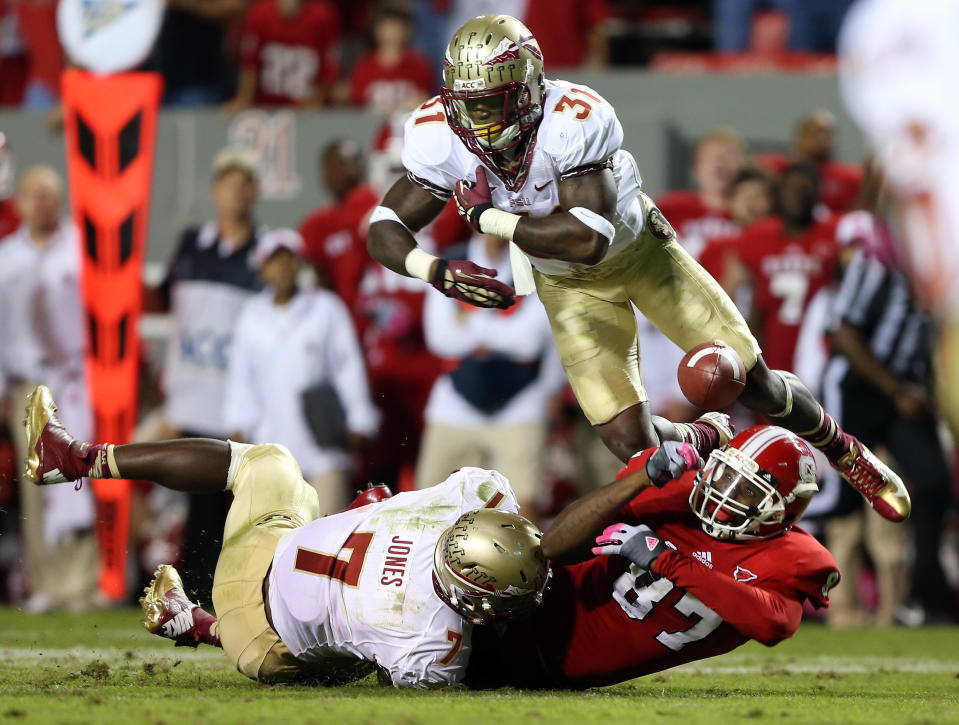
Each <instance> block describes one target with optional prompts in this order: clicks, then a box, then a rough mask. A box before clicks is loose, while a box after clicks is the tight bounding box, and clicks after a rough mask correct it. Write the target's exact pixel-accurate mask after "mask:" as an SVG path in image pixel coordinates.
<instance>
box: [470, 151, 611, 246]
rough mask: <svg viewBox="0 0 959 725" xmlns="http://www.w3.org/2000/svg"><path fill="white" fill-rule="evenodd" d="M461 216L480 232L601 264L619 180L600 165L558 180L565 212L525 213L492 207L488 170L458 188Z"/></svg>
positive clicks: (519, 244)
mask: <svg viewBox="0 0 959 725" xmlns="http://www.w3.org/2000/svg"><path fill="white" fill-rule="evenodd" d="M453 193H454V196H455V197H456V204H457V207H458V208H459V212H460V215H461V216H462V217H463V218H464V219H465V220H466V221H467V222H468V223H469V224H470V225H471V226H472V227H473V228H474V229H476V230H477V231H479V232H481V233H483V234H495V235H496V236H499V237H503V238H504V239H509V240H511V241H513V242H515V243H516V244H517V245H518V246H519V247H520V248H521V249H523V250H524V251H527V252H530V253H531V254H536V255H539V256H541V257H549V258H551V259H560V260H563V261H565V262H574V263H577V264H596V263H597V262H599V261H600V260H601V259H602V258H603V255H604V254H606V249H607V248H608V247H609V244H610V242H611V241H612V239H613V235H614V234H615V227H614V226H613V223H612V219H613V218H614V217H615V215H616V182H615V181H614V179H613V172H612V171H610V170H609V169H608V168H600V169H596V170H594V171H589V172H587V173H583V174H580V175H576V176H571V177H569V178H567V179H564V180H563V181H561V182H559V201H560V211H559V212H557V213H554V214H550V215H548V216H544V217H536V218H534V217H521V216H519V215H518V214H512V213H510V212H506V211H501V210H500V209H496V208H494V207H493V204H492V201H491V193H490V189H489V183H488V181H487V177H486V171H485V170H484V169H483V168H482V167H479V168H477V170H476V178H475V180H473V179H469V180H466V181H460V182H459V183H458V184H457V185H456V189H455V190H454V192H453Z"/></svg>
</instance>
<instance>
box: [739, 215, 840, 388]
mask: <svg viewBox="0 0 959 725" xmlns="http://www.w3.org/2000/svg"><path fill="white" fill-rule="evenodd" d="M737 247H738V251H737V254H738V256H739V258H740V259H741V260H742V262H743V264H745V265H746V267H747V268H748V269H749V271H750V272H751V273H752V275H753V280H754V292H753V305H754V306H755V307H756V308H757V309H758V311H759V313H760V316H761V323H760V324H761V329H759V330H757V331H756V332H757V333H758V335H759V336H760V337H761V339H760V343H761V344H762V348H763V357H764V359H765V360H766V364H767V365H769V367H771V368H773V369H779V370H791V369H792V367H793V360H794V359H795V352H796V340H797V338H798V336H799V326H800V324H801V323H802V318H803V314H804V313H805V311H806V306H807V305H808V304H809V301H810V300H811V299H812V297H813V295H815V294H816V292H818V291H819V290H820V288H822V287H823V286H824V285H826V284H828V283H829V282H830V280H831V279H832V277H833V274H834V267H835V263H836V252H837V244H836V224H835V221H833V220H830V221H826V222H816V223H814V224H813V225H812V226H811V227H810V228H809V229H807V230H806V231H805V232H803V233H802V234H800V235H798V236H795V237H790V236H787V235H786V232H785V229H784V225H783V222H782V220H780V219H775V218H769V219H764V220H761V221H759V222H757V223H755V224H753V225H752V226H750V227H749V228H748V229H747V230H746V231H745V232H743V234H742V236H741V237H740V239H739V241H738V243H737Z"/></svg>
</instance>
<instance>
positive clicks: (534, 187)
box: [403, 81, 645, 275]
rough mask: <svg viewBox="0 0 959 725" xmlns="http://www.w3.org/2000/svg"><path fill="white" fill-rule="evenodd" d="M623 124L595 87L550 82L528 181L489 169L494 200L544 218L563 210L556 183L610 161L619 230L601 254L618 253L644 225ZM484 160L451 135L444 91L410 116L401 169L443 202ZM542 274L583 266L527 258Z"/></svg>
mask: <svg viewBox="0 0 959 725" xmlns="http://www.w3.org/2000/svg"><path fill="white" fill-rule="evenodd" d="M622 143H623V127H622V126H621V125H620V123H619V120H618V119H617V118H616V111H615V110H614V109H613V107H612V105H610V104H609V102H607V101H606V100H604V99H603V98H602V97H601V96H600V95H599V94H598V93H596V91H594V90H592V89H590V88H589V87H588V86H584V85H578V84H577V85H574V84H572V83H567V82H566V81H546V94H545V96H544V98H543V119H542V121H541V122H540V124H539V129H538V131H537V134H536V141H535V144H536V145H535V146H534V147H533V157H532V161H531V162H530V170H529V174H528V176H527V177H526V182H525V183H524V184H523V186H522V187H520V188H519V189H518V190H517V191H512V192H511V191H508V190H507V189H506V185H505V184H504V183H503V182H502V181H500V180H499V178H497V177H496V176H495V175H494V174H493V173H491V172H489V171H487V174H486V176H487V178H488V179H489V183H490V189H491V190H492V196H493V204H494V205H495V206H496V208H498V209H502V210H504V211H509V212H513V213H515V214H522V215H524V216H526V215H529V216H533V217H542V216H546V215H548V214H551V213H552V212H554V211H555V210H556V209H558V208H559V205H560V204H559V183H560V181H561V180H562V179H564V178H566V177H567V176H570V175H574V174H575V172H576V170H577V169H581V168H582V167H590V166H595V165H597V164H601V163H603V162H605V161H607V160H610V159H612V172H613V176H614V178H615V180H616V186H617V189H618V199H617V204H616V218H615V219H614V220H613V224H614V226H615V228H616V233H615V235H614V237H613V240H612V242H611V244H610V246H609V249H608V250H607V252H606V255H605V257H604V259H609V258H610V257H613V256H614V255H616V254H618V253H619V252H620V251H622V249H623V248H625V247H626V246H627V245H628V244H630V243H632V242H633V241H634V240H635V239H636V236H637V235H638V234H639V233H640V232H641V231H642V230H643V223H644V220H645V215H644V210H643V205H642V202H640V201H639V199H638V197H637V195H638V193H639V190H640V188H641V186H642V178H641V177H640V175H639V169H638V168H637V167H636V161H635V160H634V159H633V157H632V155H631V154H629V153H628V152H627V151H624V150H622V149H621V148H620V146H621V145H622ZM482 165H483V162H482V161H481V160H480V159H479V158H478V157H477V156H475V155H474V154H473V153H472V152H471V151H470V150H469V149H468V148H467V147H466V145H465V144H464V143H463V142H462V141H460V139H459V138H458V137H457V136H456V134H454V133H453V131H452V129H450V127H449V125H448V124H447V122H446V113H445V111H444V110H443V104H442V101H441V100H440V98H439V96H437V97H436V98H433V99H431V100H429V101H427V102H426V103H424V104H423V105H422V106H420V107H419V108H418V109H416V110H415V111H414V112H413V114H412V115H411V116H410V118H409V119H408V120H407V121H406V127H405V138H404V143H403V166H405V167H406V170H407V171H408V172H409V174H410V178H411V179H412V180H413V181H414V182H416V183H418V184H419V185H421V186H422V187H423V188H424V189H427V190H428V191H430V192H431V193H432V194H434V195H435V196H437V197H439V198H441V199H448V198H449V197H450V195H451V194H452V193H453V188H454V187H455V185H456V182H458V181H460V180H461V179H467V180H473V179H474V178H476V169H477V167H479V166H482ZM528 256H529V259H530V261H531V262H532V264H533V266H534V267H536V268H537V269H538V270H540V271H541V272H543V273H544V274H551V275H562V274H568V273H571V272H574V271H577V270H579V269H582V268H583V267H584V266H585V265H580V264H573V263H571V262H564V261H562V260H558V259H546V258H543V257H534V256H531V255H528Z"/></svg>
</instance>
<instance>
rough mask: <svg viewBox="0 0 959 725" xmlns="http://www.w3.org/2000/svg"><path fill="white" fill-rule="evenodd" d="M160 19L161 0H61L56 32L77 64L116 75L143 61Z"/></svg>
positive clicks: (149, 48)
mask: <svg viewBox="0 0 959 725" xmlns="http://www.w3.org/2000/svg"><path fill="white" fill-rule="evenodd" d="M162 19H163V0H60V4H59V6H58V7H57V32H58V33H59V35H60V42H61V43H62V44H63V48H64V50H66V52H67V55H68V56H70V58H71V60H73V61H74V62H75V63H76V64H77V65H80V66H82V67H83V68H86V69H87V70H91V71H93V72H94V73H119V72H121V71H126V70H131V69H133V68H136V66H138V65H139V64H140V63H142V62H143V61H144V59H146V57H147V55H149V53H150V50H151V49H152V48H153V43H154V41H155V40H156V37H157V33H159V31H160V22H161V20H162Z"/></svg>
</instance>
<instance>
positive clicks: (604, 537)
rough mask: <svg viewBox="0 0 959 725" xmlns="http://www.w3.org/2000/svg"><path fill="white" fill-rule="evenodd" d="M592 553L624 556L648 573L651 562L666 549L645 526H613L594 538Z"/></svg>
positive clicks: (654, 533) (651, 565)
mask: <svg viewBox="0 0 959 725" xmlns="http://www.w3.org/2000/svg"><path fill="white" fill-rule="evenodd" d="M596 544H597V545H596V546H594V547H593V553H594V554H596V555H597V556H612V555H613V554H619V555H620V556H625V557H626V558H627V559H629V560H630V561H631V562H633V563H634V564H635V565H636V566H638V567H639V568H640V569H645V570H646V571H649V570H650V569H652V568H653V562H655V561H656V559H657V557H658V556H659V555H660V554H662V553H663V552H664V551H666V549H667V548H668V547H667V546H666V544H665V543H664V542H663V540H662V539H661V538H659V536H658V535H657V534H656V532H655V531H653V530H652V529H651V528H649V527H648V526H646V525H645V524H640V525H639V526H630V525H629V524H613V525H612V526H607V527H606V529H605V530H604V531H603V533H601V534H600V535H599V536H597V537H596Z"/></svg>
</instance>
